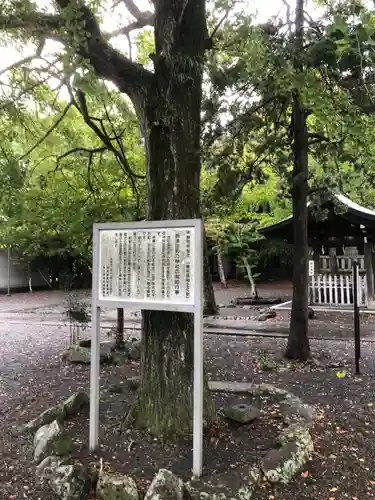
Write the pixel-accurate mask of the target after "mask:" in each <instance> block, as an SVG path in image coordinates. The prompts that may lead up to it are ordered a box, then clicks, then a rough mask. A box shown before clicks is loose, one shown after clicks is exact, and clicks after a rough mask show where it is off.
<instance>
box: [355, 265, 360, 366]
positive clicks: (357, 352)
mask: <svg viewBox="0 0 375 500" xmlns="http://www.w3.org/2000/svg"><path fill="white" fill-rule="evenodd" d="M353 309H354V349H355V373H356V374H357V375H358V374H359V373H360V371H359V359H360V357H361V338H360V324H359V307H358V262H357V261H356V260H355V261H354V262H353Z"/></svg>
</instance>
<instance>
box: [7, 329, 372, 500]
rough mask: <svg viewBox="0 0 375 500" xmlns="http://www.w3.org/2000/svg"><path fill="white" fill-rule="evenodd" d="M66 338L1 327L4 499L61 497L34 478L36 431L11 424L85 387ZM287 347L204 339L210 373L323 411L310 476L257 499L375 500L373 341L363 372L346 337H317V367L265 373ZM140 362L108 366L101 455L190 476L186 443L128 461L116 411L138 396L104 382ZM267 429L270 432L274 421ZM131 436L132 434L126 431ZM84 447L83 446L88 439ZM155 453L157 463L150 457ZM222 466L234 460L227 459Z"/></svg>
mask: <svg viewBox="0 0 375 500" xmlns="http://www.w3.org/2000/svg"><path fill="white" fill-rule="evenodd" d="M67 341H68V331H67V329H66V328H63V327H61V328H57V327H46V326H45V327H39V326H37V325H33V326H30V325H29V326H22V325H11V326H10V327H9V326H8V327H7V326H6V325H5V324H2V325H0V346H1V348H0V435H1V441H0V456H1V460H0V499H1V500H3V499H8V498H14V499H16V500H18V499H21V498H26V499H32V500H38V499H43V500H57V499H56V497H55V496H54V495H53V494H52V493H51V492H50V491H49V490H48V489H47V488H45V487H42V486H41V485H39V484H38V482H37V481H36V480H35V476H34V470H35V468H34V465H33V464H32V455H31V454H32V446H31V442H30V438H25V437H23V436H19V435H18V436H17V435H16V436H12V435H11V433H10V429H11V428H12V426H14V425H16V424H17V425H19V424H21V423H24V422H26V421H28V420H29V419H31V418H33V417H35V416H37V415H38V414H39V413H40V412H41V411H43V410H44V409H46V408H48V407H49V406H52V405H54V404H56V402H59V401H61V400H62V399H63V398H65V397H67V396H69V395H70V394H71V392H73V391H75V390H78V389H81V388H83V389H85V388H87V387H88V379H89V369H88V367H87V366H74V367H72V366H70V365H65V364H64V363H62V362H61V359H60V353H61V351H62V349H63V348H64V346H65V345H66V344H67ZM284 346H285V341H284V340H274V339H267V340H264V339H244V338H228V337H220V336H207V337H206V339H205V355H206V366H207V370H208V373H209V377H210V379H212V380H237V381H242V380H244V381H253V382H259V381H266V382H271V383H275V384H276V385H277V386H279V387H282V388H286V389H288V390H291V391H292V392H294V393H295V394H297V395H298V396H300V397H302V399H303V400H304V401H306V402H307V403H310V404H313V405H314V406H315V407H316V410H317V413H318V415H319V420H318V422H317V424H316V426H315V429H314V441H315V444H316V451H315V454H314V458H313V461H312V462H311V463H310V464H309V465H308V467H307V468H306V470H305V471H304V473H303V476H301V477H298V478H296V481H295V482H294V483H293V484H291V485H289V486H287V487H285V488H277V489H276V490H272V489H271V488H270V487H268V486H267V485H264V489H262V490H261V491H260V492H259V493H258V494H257V499H260V500H266V499H268V500H270V499H272V497H274V498H276V499H280V500H281V499H283V500H296V499H297V498H298V499H299V498H303V499H306V500H307V499H309V500H311V499H315V498H316V499H321V498H322V499H327V500H328V499H335V500H339V499H341V498H342V499H344V498H345V499H346V498H349V499H351V500H355V499H356V498H357V499H361V500H362V499H365V498H368V497H372V496H373V490H374V491H375V473H374V472H373V463H374V461H375V447H374V425H375V413H374V409H375V394H374V388H375V386H374V375H375V363H374V362H375V346H374V345H373V344H370V343H364V344H363V346H362V360H361V367H362V372H363V373H362V375H361V376H359V377H356V376H354V375H353V369H352V365H353V355H354V349H353V345H352V343H349V342H328V341H312V348H313V352H314V353H315V354H316V355H317V356H318V359H319V360H320V362H321V363H320V365H319V366H318V367H316V366H315V367H314V368H312V367H311V366H304V367H298V366H296V365H294V364H291V365H289V367H288V366H286V365H285V364H283V366H282V369H281V370H279V371H270V372H268V371H267V372H264V371H262V370H261V369H260V368H261V367H263V368H264V366H265V365H267V363H268V362H269V361H270V360H273V361H274V360H276V362H278V361H279V360H280V353H281V350H282V348H283V347H284ZM332 360H334V361H335V362H337V361H338V362H339V363H340V364H341V365H343V366H344V367H343V368H339V369H338V368H329V367H328V366H329V363H330V362H331V361H332ZM327 363H328V365H327ZM138 368H139V367H138V365H137V364H136V363H132V364H128V365H125V366H122V367H121V366H120V367H111V366H105V367H103V368H102V389H103V398H102V399H103V404H102V407H101V413H102V421H103V424H104V426H103V429H104V430H103V431H102V432H103V444H104V446H103V448H102V449H101V456H102V457H103V458H104V460H105V461H108V462H109V461H111V462H112V463H113V464H114V466H115V467H116V468H118V469H119V470H124V471H125V470H127V468H128V467H134V464H135V462H137V463H138V467H137V470H138V472H139V474H140V475H141V476H142V479H143V480H144V481H145V482H147V481H149V480H150V479H151V477H152V474H153V472H154V470H155V469H157V468H158V467H160V466H161V465H163V464H165V460H166V459H167V460H168V464H170V465H171V467H173V468H175V469H177V470H179V471H180V472H181V473H183V470H184V467H185V469H186V468H188V467H189V457H188V456H186V454H184V453H185V451H186V450H185V451H183V450H182V451H183V452H182V453H179V454H178V463H177V462H175V463H174V462H173V460H175V459H177V455H174V454H173V453H171V451H170V448H169V453H170V454H169V455H168V456H167V455H163V453H161V452H165V448H157V446H156V445H155V444H152V443H151V444H150V446H147V443H146V445H145V446H143V447H139V448H137V447H136V451H134V453H133V455H132V457H134V461H133V459H132V458H129V452H127V445H126V443H125V442H124V439H125V438H124V437H123V436H122V437H121V438H120V437H119V435H118V434H117V431H116V429H117V427H118V423H119V414H121V413H122V412H123V409H124V408H125V407H126V406H127V405H128V404H129V403H130V402H131V399H132V397H133V396H132V394H131V393H130V392H127V391H126V390H125V391H124V392H123V393H122V394H121V396H118V395H113V394H112V395H111V394H110V393H109V392H107V391H106V389H107V388H108V387H109V386H111V385H112V384H114V383H119V381H120V380H121V379H122V380H123V378H124V377H125V376H131V375H134V374H136V373H137V372H138ZM338 370H340V372H344V375H345V376H344V377H343V378H339V377H337V372H338ZM341 375H342V373H341ZM219 403H220V401H219ZM87 424H88V421H87V417H84V416H82V417H79V421H73V422H71V424H70V426H73V427H74V430H75V432H76V433H77V434H78V437H79V439H80V440H82V441H84V442H85V443H87V437H88V426H87ZM262 425H263V424H262ZM249 429H250V433H249ZM260 431H261V430H260V428H259V427H253V428H251V427H250V428H246V431H245V430H244V432H247V433H249V434H250V437H251V433H253V434H254V438H255V439H254V443H256V444H257V446H258V445H259V438H260V437H261V435H264V431H267V428H265V427H264V426H263V431H262V432H263V434H259V432H260ZM232 435H233V434H232ZM138 436H139V437H142V436H140V435H138ZM269 436H272V430H271V428H269ZM269 436H268V437H269ZM126 439H129V436H127V437H126ZM237 442H238V436H237ZM265 442H266V436H265ZM143 444H144V443H143ZM155 446H156V448H157V449H156V448H155ZM231 446H232V448H231V450H232V451H231V453H232V456H233V457H235V456H237V455H238V456H241V457H244V456H247V457H249V460H250V458H251V457H252V456H254V457H255V454H254V453H251V452H249V453H248V454H246V453H245V454H244V453H243V452H244V449H243V447H251V446H255V444H254V445H252V439H248V438H247V439H246V440H243V441H242V442H241V444H238V445H237V446H238V450H236V447H234V448H233V443H232V445H231ZM121 450H122V451H121ZM124 450H125V454H124ZM207 451H208V450H207ZM245 451H246V450H245ZM81 452H82V453H84V452H85V446H83V447H82V450H81ZM150 454H151V455H150ZM150 456H151V457H152V458H153V460H154V463H151V462H148V461H147V460H148V458H147V457H150ZM125 457H128V460H125ZM209 457H210V455H209V454H206V462H205V468H206V471H207V473H208V470H209V468H210V462H209ZM89 458H90V459H95V457H89ZM223 459H224V456H223ZM254 459H255V458H254ZM225 460H228V461H229V460H231V456H229V455H228V454H227V455H225ZM213 465H214V464H213ZM225 465H226V466H227V467H230V464H229V463H226V464H225ZM186 470H187V469H186ZM142 471H143V472H142Z"/></svg>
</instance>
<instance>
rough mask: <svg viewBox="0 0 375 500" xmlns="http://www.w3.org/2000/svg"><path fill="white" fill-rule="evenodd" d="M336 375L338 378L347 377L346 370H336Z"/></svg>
mask: <svg viewBox="0 0 375 500" xmlns="http://www.w3.org/2000/svg"><path fill="white" fill-rule="evenodd" d="M336 377H337V378H345V377H346V372H345V371H342V372H336Z"/></svg>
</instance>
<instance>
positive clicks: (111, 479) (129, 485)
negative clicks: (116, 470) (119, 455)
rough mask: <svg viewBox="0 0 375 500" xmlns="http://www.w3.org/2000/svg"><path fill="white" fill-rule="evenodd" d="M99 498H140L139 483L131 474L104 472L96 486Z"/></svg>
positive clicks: (100, 499) (120, 499) (112, 499)
mask: <svg viewBox="0 0 375 500" xmlns="http://www.w3.org/2000/svg"><path fill="white" fill-rule="evenodd" d="M96 497H97V498H98V499H99V500H138V499H139V494H138V489H137V485H136V483H135V481H134V479H132V478H131V477H129V476H125V475H121V474H108V473H102V474H100V476H99V480H98V484H97V487H96Z"/></svg>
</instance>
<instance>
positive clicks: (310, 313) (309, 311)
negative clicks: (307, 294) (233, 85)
mask: <svg viewBox="0 0 375 500" xmlns="http://www.w3.org/2000/svg"><path fill="white" fill-rule="evenodd" d="M307 316H308V318H309V319H314V318H315V311H314V309H312V307H309V308H308V309H307Z"/></svg>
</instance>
